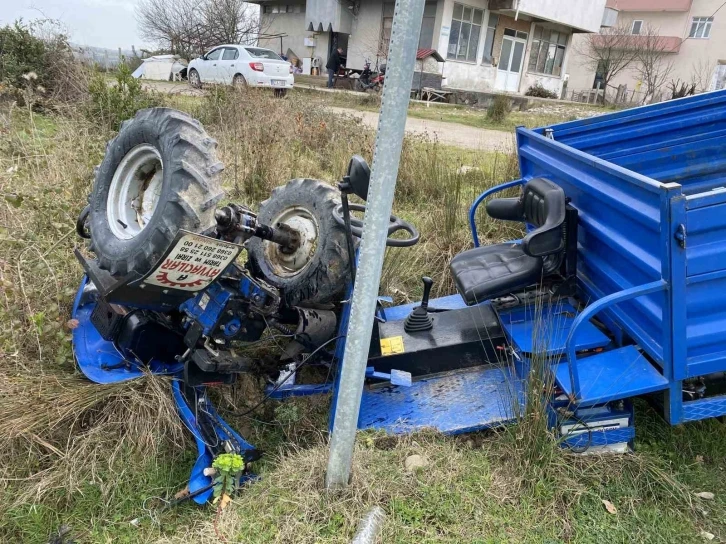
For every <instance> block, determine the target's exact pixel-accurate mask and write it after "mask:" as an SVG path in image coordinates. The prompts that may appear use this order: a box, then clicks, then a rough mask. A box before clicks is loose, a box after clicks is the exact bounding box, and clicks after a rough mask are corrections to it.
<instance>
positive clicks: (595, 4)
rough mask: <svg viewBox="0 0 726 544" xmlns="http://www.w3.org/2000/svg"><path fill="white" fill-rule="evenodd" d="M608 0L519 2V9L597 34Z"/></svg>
mask: <svg viewBox="0 0 726 544" xmlns="http://www.w3.org/2000/svg"><path fill="white" fill-rule="evenodd" d="M605 1H606V0H519V3H518V4H517V8H519V12H520V13H525V14H529V15H533V16H535V17H539V18H541V19H545V20H547V21H552V22H558V23H562V24H564V25H567V26H571V27H574V28H577V29H580V30H585V31H588V32H597V31H598V30H599V29H600V23H602V17H603V12H604V10H605Z"/></svg>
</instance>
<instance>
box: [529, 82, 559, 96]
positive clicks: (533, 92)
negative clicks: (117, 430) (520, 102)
mask: <svg viewBox="0 0 726 544" xmlns="http://www.w3.org/2000/svg"><path fill="white" fill-rule="evenodd" d="M524 96H534V97H536V98H559V96H557V93H556V92H554V91H550V90H549V89H545V88H544V87H543V86H542V84H541V83H535V84H534V85H532V86H531V87H530V88H529V89H527V92H526V93H524Z"/></svg>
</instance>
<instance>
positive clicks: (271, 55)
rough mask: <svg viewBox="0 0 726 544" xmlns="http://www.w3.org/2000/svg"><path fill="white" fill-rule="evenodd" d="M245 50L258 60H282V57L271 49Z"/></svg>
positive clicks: (255, 48)
mask: <svg viewBox="0 0 726 544" xmlns="http://www.w3.org/2000/svg"><path fill="white" fill-rule="evenodd" d="M245 50H246V51H247V52H248V53H249V54H250V55H252V56H253V57H254V58H256V59H271V60H282V59H281V58H280V55H278V54H277V53H275V52H274V51H271V50H269V49H260V48H259V47H245Z"/></svg>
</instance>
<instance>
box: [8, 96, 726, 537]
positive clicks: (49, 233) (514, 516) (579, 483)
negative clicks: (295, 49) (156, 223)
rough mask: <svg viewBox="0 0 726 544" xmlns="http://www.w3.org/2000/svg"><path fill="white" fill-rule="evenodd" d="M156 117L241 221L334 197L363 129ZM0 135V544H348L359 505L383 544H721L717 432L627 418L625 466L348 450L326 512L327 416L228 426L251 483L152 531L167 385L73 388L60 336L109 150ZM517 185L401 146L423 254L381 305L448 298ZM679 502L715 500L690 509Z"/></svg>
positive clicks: (417, 438)
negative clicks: (173, 123) (379, 528)
mask: <svg viewBox="0 0 726 544" xmlns="http://www.w3.org/2000/svg"><path fill="white" fill-rule="evenodd" d="M320 94H322V93H320ZM164 100H165V101H166V102H165V103H167V104H171V105H175V106H176V107H180V108H183V109H185V110H187V111H190V112H191V113H193V114H194V115H195V116H197V117H199V118H200V119H201V120H202V122H203V123H204V125H205V127H206V128H207V130H208V132H209V133H210V135H211V136H212V137H213V138H215V139H216V140H217V141H218V155H219V157H220V159H221V160H222V161H223V162H224V164H225V165H226V170H225V173H224V186H225V188H226V189H227V190H228V198H229V199H230V200H235V201H237V202H241V203H245V204H247V205H249V206H250V207H251V208H253V209H254V208H256V206H257V205H258V204H259V202H260V201H261V200H262V199H264V198H266V197H267V195H269V193H270V191H271V190H272V188H274V187H276V186H278V185H281V184H283V183H285V182H286V181H287V180H289V179H291V178H294V177H298V176H309V177H315V178H319V179H323V180H327V181H329V182H331V183H334V182H336V181H337V180H338V179H339V178H340V176H341V174H342V173H343V172H344V170H345V167H346V165H347V162H348V159H349V157H350V156H351V155H352V154H354V153H361V154H363V155H364V156H366V157H367V158H368V159H370V158H371V156H372V150H373V141H374V140H373V133H372V131H367V130H365V129H362V128H361V126H360V124H359V123H357V122H355V121H353V120H348V119H338V118H337V117H335V116H332V118H331V116H330V114H329V111H327V110H326V109H325V107H324V106H325V105H326V104H321V103H318V102H317V101H314V100H312V101H311V100H310V99H309V96H308V95H306V94H305V93H303V92H299V93H298V92H296V93H290V94H289V95H288V97H287V99H285V100H275V99H273V98H272V97H271V96H269V93H267V94H265V93H257V92H248V93H234V92H232V91H229V90H226V89H221V90H215V91H214V92H209V93H206V94H205V96H203V97H187V96H183V95H172V96H170V97H167V98H165V99H164ZM417 109H418V107H415V108H414V110H417ZM421 109H422V111H424V112H426V111H434V110H436V112H437V114H438V113H439V112H443V111H447V112H448V111H450V114H451V115H455V114H456V115H462V116H463V115H464V113H463V112H459V109H458V108H452V109H445V108H441V109H440V110H439V109H436V108H434V107H432V108H421ZM467 115H468V114H467ZM484 115H485V114H484V112H481V116H484ZM472 122H473V121H472ZM0 126H1V127H2V128H3V130H4V131H5V132H4V135H5V134H6V135H7V137H6V138H3V139H2V140H0V248H1V249H2V255H3V257H2V259H0V294H1V295H2V304H0V351H1V352H2V356H1V357H0V394H2V395H3V398H4V399H5V402H4V403H3V404H2V406H0V475H1V476H0V541H2V542H31V543H35V542H37V543H45V542H48V539H49V536H50V535H52V534H53V533H54V532H56V531H58V530H59V528H60V527H61V526H62V525H68V526H69V527H70V529H71V531H72V535H73V537H74V538H75V540H76V541H77V542H79V543H96V542H134V543H135V542H139V543H142V542H143V543H146V542H160V543H161V542H164V543H169V542H179V543H182V542H183V543H185V544H186V543H189V542H201V543H206V542H209V543H212V542H219V537H218V536H217V531H219V532H220V534H222V535H223V536H224V537H225V538H226V539H227V540H228V541H230V542H260V543H262V542H295V543H300V542H311V543H312V542H348V541H349V540H350V538H351V536H352V534H353V532H354V530H355V527H356V525H357V523H358V520H359V519H360V517H361V516H362V515H363V514H364V513H365V512H366V510H367V509H368V508H370V507H371V506H373V505H380V506H382V507H383V508H384V510H385V511H386V514H387V518H386V522H385V525H384V535H383V541H384V542H396V543H398V542H400V543H407V542H412V543H413V542H415V543H419V542H452V543H453V542H481V543H490V542H533V543H534V542H536V543H543V542H630V541H634V542H681V541H682V542H700V541H702V537H701V536H699V535H700V532H701V531H708V532H710V533H714V534H716V535H717V537H718V538H719V539H723V538H726V527H725V526H724V523H725V521H724V520H726V494H724V493H723V490H724V489H726V486H725V485H724V483H725V481H724V480H725V477H724V471H725V470H726V461H725V459H726V433H724V425H723V423H721V422H719V421H708V422H702V423H695V424H689V425H686V426H682V427H676V428H672V427H670V426H668V425H667V424H666V423H665V422H663V421H662V419H660V417H659V416H657V415H656V414H655V412H653V411H652V410H651V409H650V408H649V407H648V406H647V405H646V404H645V403H638V404H637V406H636V414H637V422H636V428H637V433H638V434H637V438H636V453H635V454H632V455H622V456H602V457H595V456H592V457H588V456H572V455H568V454H567V453H564V452H561V451H560V450H559V449H558V448H557V445H556V443H555V442H554V441H553V440H552V439H551V437H549V435H547V434H542V433H541V431H536V433H539V434H536V433H535V430H536V429H538V428H539V427H537V425H535V424H534V423H532V422H530V421H528V420H525V421H524V422H523V424H521V425H519V426H516V427H512V428H510V429H508V430H506V431H499V432H488V433H478V434H474V435H470V436H464V437H456V438H453V437H443V436H439V435H436V434H431V433H423V434H417V435H413V436H406V437H399V438H393V439H392V438H390V437H383V436H380V435H377V434H371V433H363V434H362V435H361V436H360V437H359V440H358V445H357V450H356V455H355V464H354V471H353V481H352V485H351V486H350V487H349V488H347V489H346V490H344V491H342V492H340V493H327V492H326V491H325V490H324V489H323V474H324V470H325V464H326V461H327V445H326V444H327V441H326V438H327V437H326V429H327V417H328V407H329V405H328V403H329V399H327V398H309V399H296V400H291V401H286V402H283V403H277V402H270V403H267V404H265V405H264V406H263V407H262V408H261V409H260V410H258V411H257V412H255V413H254V414H250V415H249V416H247V417H230V418H229V420H230V423H232V424H233V425H234V426H235V427H236V428H238V429H239V430H240V431H241V432H242V434H243V435H244V436H245V437H247V438H248V439H249V440H250V441H251V442H252V443H253V444H255V445H257V446H258V447H260V448H262V449H263V450H265V451H266V453H267V454H266V456H265V457H264V458H263V460H262V461H261V462H259V463H257V464H256V465H255V470H256V471H257V472H259V473H260V475H261V476H262V478H261V480H260V481H258V482H256V483H254V484H252V485H250V486H249V487H248V488H246V489H245V490H244V491H243V493H242V494H241V495H240V496H239V497H237V498H236V499H235V501H234V503H233V504H232V506H230V507H229V508H228V509H227V510H225V511H224V512H223V514H222V515H221V516H220V517H219V519H217V520H215V514H214V510H213V509H212V508H199V507H196V506H193V505H192V504H185V505H182V506H181V507H179V508H175V509H173V510H169V511H163V501H160V500H159V499H157V498H155V497H162V498H165V497H169V496H170V495H172V494H173V493H174V492H176V491H177V490H179V489H180V488H181V487H182V486H183V485H184V482H185V480H186V478H187V475H188V471H189V469H190V467H191V465H192V463H193V460H194V457H195V453H194V445H193V444H192V443H191V441H190V440H189V437H188V435H187V434H186V432H185V431H184V429H183V428H182V427H181V424H180V423H179V420H178V418H177V417H176V415H175V414H174V413H173V410H174V408H173V405H172V404H171V397H170V393H169V383H168V381H167V380H165V379H145V380H136V381H134V382H133V383H127V384H119V385H117V386H96V385H92V384H89V383H88V382H87V381H85V380H84V379H83V378H82V377H81V376H79V375H78V373H77V371H76V370H75V369H74V365H73V361H72V357H71V353H70V329H69V328H68V323H67V320H68V317H69V312H70V305H71V303H72V298H73V293H74V290H75V288H76V286H77V285H78V281H79V279H80V276H81V270H80V268H79V266H78V264H77V262H76V261H75V259H74V257H73V254H72V251H73V248H74V246H75V245H76V244H77V243H78V241H77V240H76V239H75V234H74V223H75V219H76V217H77V215H78V213H79V212H80V210H81V209H82V207H83V206H84V205H85V203H86V198H87V195H88V193H89V191H90V189H91V186H92V182H93V168H94V166H95V165H96V164H98V163H99V162H100V160H101V158H102V157H103V153H104V149H105V145H106V142H107V141H108V140H109V139H110V138H111V137H112V136H113V132H112V131H111V130H110V129H109V128H107V127H105V126H99V125H98V124H96V123H94V122H93V120H89V119H88V117H86V116H85V115H81V114H79V113H73V112H72V111H66V112H64V114H63V115H48V116H43V115H37V114H33V113H31V112H30V111H28V110H21V109H17V108H16V109H14V110H0ZM517 175H518V172H517V161H516V158H515V157H512V156H507V155H501V154H493V153H480V152H472V151H468V150H458V149H453V148H447V147H444V146H441V145H439V144H437V143H435V142H432V141H427V140H426V139H422V138H407V139H406V140H405V142H404V147H403V152H402V156H401V169H400V173H399V179H398V184H397V192H396V200H395V203H394V212H395V213H397V214H398V215H400V216H401V217H403V218H404V219H407V220H410V221H411V222H413V223H414V224H415V225H417V226H418V228H419V230H420V231H421V235H422V240H421V243H420V244H419V245H418V246H417V247H416V248H415V249H405V248H399V249H396V248H393V249H389V250H388V253H387V255H386V261H385V265H384V271H383V280H382V282H381V290H382V292H385V293H386V294H392V295H393V296H394V298H395V300H396V301H397V302H408V301H413V300H417V299H418V298H419V297H420V294H421V292H420V291H421V282H420V276H421V275H422V274H423V273H426V274H428V275H430V276H432V277H434V279H435V281H436V283H435V287H434V295H443V294H449V293H452V292H454V286H453V284H452V282H451V279H450V277H449V274H448V263H449V261H450V259H451V257H452V256H453V255H455V254H457V253H458V252H460V251H462V250H464V249H468V248H470V247H471V239H470V233H469V226H468V221H467V210H468V207H469V204H470V202H471V201H472V200H473V198H474V197H475V196H476V195H477V194H479V193H480V192H482V191H483V190H485V189H486V188H488V187H491V186H492V185H494V184H497V183H500V182H502V181H505V180H509V179H513V178H515V177H517ZM8 197H10V198H8ZM18 197H22V198H20V199H18ZM478 226H479V230H480V236H481V238H482V240H483V241H485V242H499V241H503V240H507V239H512V238H516V237H517V236H518V232H517V231H516V230H514V229H513V228H512V227H511V226H510V225H508V224H506V223H502V222H494V221H491V220H489V219H487V218H486V217H484V216H483V213H482V214H481V217H480V218H479V222H478ZM262 385H263V384H261V383H259V382H258V381H257V380H256V379H245V380H241V381H240V382H239V383H238V384H236V385H235V386H234V387H231V388H220V389H218V390H215V397H216V401H217V405H218V406H219V407H220V409H226V410H232V411H237V412H239V411H244V410H246V409H247V408H249V407H251V406H253V405H254V404H256V403H257V402H258V401H259V400H260V399H261V395H262ZM540 424H541V422H540ZM533 433H535V434H533ZM412 454H418V455H422V456H424V457H426V459H427V461H428V464H427V466H426V467H425V468H424V469H422V470H420V471H418V472H415V473H409V472H407V471H406V470H405V467H404V462H405V459H406V457H407V456H409V455H412ZM700 491H711V492H714V493H715V494H716V498H715V500H713V501H704V500H701V499H698V498H696V497H695V493H697V492H700ZM603 500H608V501H610V502H612V503H613V504H614V505H615V507H616V508H617V513H616V514H610V513H608V512H607V511H606V510H605V508H604V506H603V503H602V501H603ZM135 519H139V523H138V526H136V525H133V524H131V521H132V520H135ZM215 526H216V528H215Z"/></svg>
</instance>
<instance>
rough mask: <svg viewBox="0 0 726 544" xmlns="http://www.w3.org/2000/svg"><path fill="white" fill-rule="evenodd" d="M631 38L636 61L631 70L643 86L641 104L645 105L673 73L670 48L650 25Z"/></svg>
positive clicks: (655, 28)
mask: <svg viewBox="0 0 726 544" xmlns="http://www.w3.org/2000/svg"><path fill="white" fill-rule="evenodd" d="M633 38H634V47H633V51H634V52H635V58H636V61H637V62H636V63H635V65H634V69H633V70H634V71H635V73H636V74H638V77H639V78H640V80H641V81H642V82H643V85H645V97H644V98H643V102H644V103H647V102H649V101H650V100H652V99H653V95H655V93H656V92H658V90H659V89H660V88H661V87H662V86H663V85H664V84H665V82H666V80H667V79H668V77H669V76H670V75H671V72H673V60H672V58H671V47H670V44H669V42H668V39H667V38H665V37H663V36H661V35H660V34H659V29H658V28H657V27H654V26H652V25H644V26H643V28H642V29H641V32H640V35H638V36H633ZM636 38H637V39H636Z"/></svg>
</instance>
